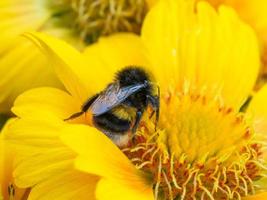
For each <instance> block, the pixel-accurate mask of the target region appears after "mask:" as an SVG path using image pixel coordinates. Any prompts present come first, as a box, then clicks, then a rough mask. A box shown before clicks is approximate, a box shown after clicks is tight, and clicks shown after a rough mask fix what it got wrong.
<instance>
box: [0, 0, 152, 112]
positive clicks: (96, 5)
mask: <svg viewBox="0 0 267 200" xmlns="http://www.w3.org/2000/svg"><path fill="white" fill-rule="evenodd" d="M148 3H149V4H150V1H149V2H148ZM148 3H147V2H146V1H145V0H122V1H117V0H85V1H84V0H55V1H53V0H4V1H1V2H0V30H1V33H0V71H1V74H2V78H1V81H0V91H1V93H0V112H9V111H10V108H11V106H12V104H13V102H14V100H15V98H16V97H17V95H18V94H20V93H22V92H23V91H25V90H27V89H29V88H35V87H40V86H53V87H59V88H60V87H61V84H60V82H59V81H58V79H57V78H56V76H55V75H54V72H53V69H52V68H51V67H50V66H49V64H48V62H47V61H46V59H45V58H44V56H42V54H40V52H39V50H38V49H37V48H36V47H35V46H33V45H32V44H31V43H30V42H28V41H27V40H25V39H24V38H20V37H19V35H20V34H22V33H23V32H25V31H30V30H38V31H41V32H45V33H49V34H52V35H54V36H56V37H59V38H61V39H63V40H65V41H67V42H69V43H71V44H72V45H73V46H75V47H76V48H78V49H81V48H83V47H84V46H87V45H88V44H90V43H92V42H95V41H96V40H97V39H98V37H99V36H100V35H109V34H111V33H114V32H122V31H124V32H126V31H129V32H135V33H140V29H141V25H142V22H143V19H144V16H145V14H146V12H147V10H148V5H147V4H148ZM21 55H24V56H21Z"/></svg>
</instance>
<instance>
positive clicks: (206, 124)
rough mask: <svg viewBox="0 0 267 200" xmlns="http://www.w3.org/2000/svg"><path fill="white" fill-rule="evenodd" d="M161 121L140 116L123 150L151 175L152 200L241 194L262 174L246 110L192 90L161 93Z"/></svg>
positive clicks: (237, 196) (251, 189)
mask: <svg viewBox="0 0 267 200" xmlns="http://www.w3.org/2000/svg"><path fill="white" fill-rule="evenodd" d="M161 99H162V102H161V116H160V122H159V125H158V128H157V131H155V127H154V124H153V122H151V121H152V120H149V118H147V119H146V116H145V117H144V118H145V119H144V120H143V121H142V124H141V126H140V128H139V130H138V133H137V135H136V137H135V140H133V141H132V142H131V143H130V144H129V145H128V146H127V147H125V148H124V149H122V151H123V152H124V153H125V154H126V155H127V157H128V158H129V159H130V160H131V161H132V163H133V164H134V165H135V166H136V167H137V168H138V169H140V170H142V171H144V172H147V173H149V174H151V176H152V177H153V189H154V193H155V199H164V200H165V199H181V200H189V199H190V200H191V199H212V200H215V199H216V200H221V199H240V198H241V197H243V196H247V195H249V194H252V193H254V192H255V186H254V182H255V181H256V180H258V179H259V178H261V176H262V174H263V173H266V171H265V167H264V164H265V163H261V161H260V158H261V148H262V146H261V145H260V144H259V143H257V142H256V141H254V140H253V138H254V137H253V136H254V132H253V129H252V128H251V126H250V125H249V123H248V122H247V120H246V118H245V116H244V114H242V113H239V112H235V111H234V110H233V109H232V108H228V107H225V106H224V105H223V104H222V102H221V101H220V99H219V98H218V97H215V98H211V97H210V95H208V94H205V95H203V94H200V93H197V92H194V91H191V92H190V91H189V92H170V93H168V94H165V95H163V96H162V97H161Z"/></svg>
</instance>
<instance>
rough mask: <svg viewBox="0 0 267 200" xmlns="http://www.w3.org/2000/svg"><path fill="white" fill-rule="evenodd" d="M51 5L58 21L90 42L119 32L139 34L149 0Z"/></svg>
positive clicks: (72, 1) (79, 0)
mask: <svg viewBox="0 0 267 200" xmlns="http://www.w3.org/2000/svg"><path fill="white" fill-rule="evenodd" d="M47 7H48V9H49V10H50V11H51V12H52V13H53V14H52V17H51V20H52V23H53V24H54V25H56V26H60V27H64V28H68V29H72V30H73V31H74V32H75V34H78V35H79V36H80V38H81V39H82V40H83V41H84V42H85V43H87V44H88V43H92V42H95V41H96V40H97V39H98V37H99V36H102V35H109V34H111V33H115V32H134V33H138V34H139V33H140V30H141V26H142V22H143V19H144V17H145V14H146V12H147V10H148V7H147V4H146V1H145V0H61V1H49V3H48V5H47Z"/></svg>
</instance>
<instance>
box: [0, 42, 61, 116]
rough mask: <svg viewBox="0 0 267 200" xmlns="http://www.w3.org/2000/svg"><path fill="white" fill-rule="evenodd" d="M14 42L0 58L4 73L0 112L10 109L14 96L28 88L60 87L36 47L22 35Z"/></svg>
mask: <svg viewBox="0 0 267 200" xmlns="http://www.w3.org/2000/svg"><path fill="white" fill-rule="evenodd" d="M16 42H17V43H16V45H14V46H13V45H12V46H9V48H10V50H7V51H5V52H4V53H3V54H2V55H1V59H0V71H1V72H2V74H3V75H4V76H2V78H1V80H0V91H1V93H0V112H7V111H10V108H11V106H12V104H13V102H14V100H15V98H16V97H17V96H18V95H19V94H21V93H22V92H23V91H25V90H27V89H29V88H34V87H39V86H44V85H46V86H53V87H62V85H61V84H60V81H59V80H58V78H57V77H56V75H55V72H54V70H53V68H52V67H50V66H49V64H48V62H47V59H46V58H45V56H44V55H42V54H41V53H40V51H39V49H38V48H36V47H35V46H34V45H33V44H32V43H31V42H29V41H27V40H26V39H25V38H22V37H21V38H20V39H19V40H16ZM26 52H27V53H26Z"/></svg>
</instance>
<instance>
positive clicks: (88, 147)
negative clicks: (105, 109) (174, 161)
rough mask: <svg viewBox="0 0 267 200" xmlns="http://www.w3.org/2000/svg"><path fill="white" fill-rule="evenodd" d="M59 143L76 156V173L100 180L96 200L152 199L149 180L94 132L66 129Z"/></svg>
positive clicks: (84, 128)
mask: <svg viewBox="0 0 267 200" xmlns="http://www.w3.org/2000/svg"><path fill="white" fill-rule="evenodd" d="M61 139H62V141H63V142H64V143H65V144H66V145H68V146H69V147H71V148H72V149H73V150H74V151H75V152H77V153H78V157H77V159H76V162H75V166H76V168H77V169H80V170H82V171H85V172H87V173H91V174H96V175H98V176H101V177H103V179H101V181H100V183H99V184H98V186H97V197H99V199H101V200H102V199H103V200H107V199H122V198H123V197H125V196H124V195H126V194H127V193H128V194H131V195H130V197H129V199H136V198H137V197H138V198H140V199H148V200H149V199H153V193H152V186H151V185H150V183H149V179H148V177H146V176H145V174H143V173H142V172H140V171H138V170H137V169H136V168H135V167H134V165H132V164H131V162H130V160H129V159H128V158H127V157H126V156H125V155H124V154H123V153H122V152H121V151H120V149H119V148H118V147H116V146H115V145H114V144H113V143H112V141H111V140H110V139H108V138H107V137H106V136H105V135H104V134H102V133H101V132H99V131H98V130H96V129H95V128H90V127H88V126H84V125H69V126H68V127H65V128H64V129H63V130H62V135H61ZM92 161H93V162H92ZM114 185H116V187H114ZM103 191H106V192H105V193H103Z"/></svg>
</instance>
